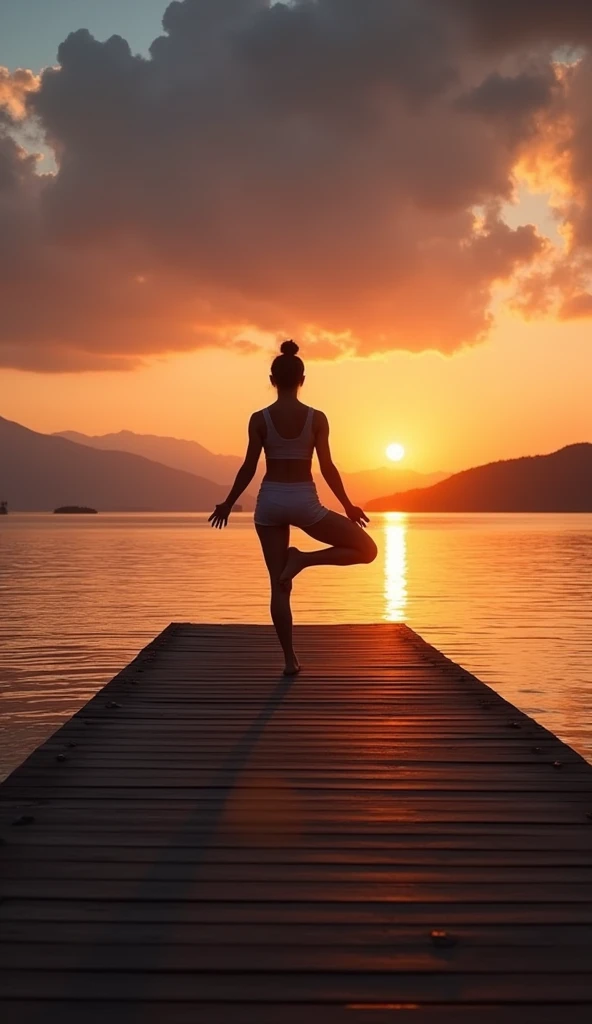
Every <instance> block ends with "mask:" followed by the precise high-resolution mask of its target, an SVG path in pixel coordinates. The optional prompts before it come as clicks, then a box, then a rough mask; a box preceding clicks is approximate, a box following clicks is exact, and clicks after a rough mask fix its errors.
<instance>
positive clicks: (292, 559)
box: [280, 548, 304, 587]
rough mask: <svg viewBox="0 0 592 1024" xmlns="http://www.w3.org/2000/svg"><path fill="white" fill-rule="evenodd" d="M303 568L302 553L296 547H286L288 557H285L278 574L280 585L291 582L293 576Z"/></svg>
mask: <svg viewBox="0 0 592 1024" xmlns="http://www.w3.org/2000/svg"><path fill="white" fill-rule="evenodd" d="M303 569H304V564H303V554H302V551H299V550H298V548H288V557H287V558H286V564H285V566H284V568H283V571H282V574H281V576H280V583H281V584H282V586H284V587H285V586H286V585H287V584H288V583H291V582H292V580H293V579H294V577H295V576H297V575H298V573H299V572H302V570H303Z"/></svg>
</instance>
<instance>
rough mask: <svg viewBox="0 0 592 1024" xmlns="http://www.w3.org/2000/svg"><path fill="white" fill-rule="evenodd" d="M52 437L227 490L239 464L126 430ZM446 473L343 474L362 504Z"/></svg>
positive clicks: (191, 445)
mask: <svg viewBox="0 0 592 1024" xmlns="http://www.w3.org/2000/svg"><path fill="white" fill-rule="evenodd" d="M54 436H56V437H64V438H67V439H68V440H69V441H74V442H75V443H76V444H82V445H87V446H88V447H90V448H96V449H100V450H102V451H104V450H110V451H125V452H133V453H134V454H136V455H142V456H143V457H144V458H148V459H152V460H153V461H154V462H161V463H163V464H164V465H165V466H171V467H172V468H174V469H181V470H185V471H186V472H189V473H195V474H197V475H198V476H204V477H207V478H208V480H213V481H214V482H215V483H218V484H224V485H225V486H226V487H227V488H229V487H230V484H232V482H233V481H234V477H235V476H236V473H237V471H238V470H239V468H240V466H241V464H242V458H239V456H237V455H216V454H214V453H213V452H211V451H208V449H207V448H204V447H203V445H201V444H198V443H197V441H183V440H181V439H179V438H175V437H158V436H156V435H153V434H135V433H133V432H132V431H130V430H121V431H119V432H118V433H116V434H101V435H94V436H89V435H88V434H79V433H77V432H76V431H73V430H65V431H61V432H60V433H59V434H56V435H54ZM264 473H265V460H264V459H261V462H260V464H259V468H258V471H257V474H256V476H255V479H254V481H253V485H252V488H254V487H255V486H258V484H259V483H260V481H261V479H262V477H263V475H264ZM446 476H447V474H446V473H416V472H414V471H413V470H408V469H403V468H402V467H400V466H395V465H394V464H393V465H392V466H384V467H382V468H378V469H368V470H362V471H361V472H359V473H343V474H342V477H343V482H344V485H345V489H346V491H347V493H348V494H349V496H350V498H351V500H352V501H354V502H356V503H359V504H362V505H363V504H365V503H366V502H367V501H368V500H369V499H370V498H373V497H375V496H376V495H377V494H386V493H389V494H392V493H394V492H399V491H407V490H410V489H411V488H417V487H429V486H430V485H431V484H434V483H437V482H438V481H439V480H442V479H444V478H445V477H446ZM315 481H316V485H317V489H318V492H319V497H320V499H321V501H322V502H324V503H325V504H327V505H329V506H331V507H333V508H339V504H338V502H337V500H336V498H335V496H334V495H333V492H332V491H331V490H330V489H329V487H328V486H327V484H326V483H325V481H324V480H323V478H322V477H321V476H320V474H318V473H316V474H315Z"/></svg>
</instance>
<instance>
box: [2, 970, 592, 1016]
mask: <svg viewBox="0 0 592 1024" xmlns="http://www.w3.org/2000/svg"><path fill="white" fill-rule="evenodd" d="M0 991H2V992H3V993H4V998H6V999H21V1000H23V999H27V998H28V997H30V993H31V991H34V992H35V995H36V998H37V999H59V998H62V999H63V998H64V996H65V995H66V996H69V997H70V998H72V999H76V998H83V997H84V998H86V999H90V998H92V999H95V1000H97V1001H107V1000H111V999H153V998H154V999H156V998H158V999H161V1000H165V1001H166V1002H171V1003H174V1002H177V1001H185V1000H191V999H192V1000H195V1002H196V1004H199V1003H200V1002H205V1001H212V1002H214V1001H218V1002H226V1003H229V1002H230V1003H238V1004H241V1003H245V1002H251V1001H259V1002H278V1001H279V1000H281V999H284V1000H285V1001H287V1002H292V1003H301V1004H304V1005H306V1004H309V1003H310V1002H313V1003H315V1002H316V1003H321V1004H323V1003H351V1002H362V1001H364V1002H374V1003H379V1002H393V1001H396V1002H418V1003H420V1004H421V1003H424V1004H425V1003H428V1004H429V1003H440V1002H450V1001H452V1000H455V1001H456V1002H457V1003H459V1004H461V1005H462V1004H463V1003H474V1002H493V1001H495V1002H498V1003H505V1002H513V1003H518V1004H520V1003H521V1002H526V1003H532V1002H534V1001H535V1000H539V1001H540V1002H542V1003H545V1002H558V1001H561V1002H562V1003H563V1004H564V1005H565V1006H566V1007H568V1008H569V1006H570V1004H574V1003H575V1004H578V1003H582V1002H588V1003H590V1002H591V1001H592V976H591V975H590V972H589V971H586V972H582V973H570V974H568V975H567V978H566V977H565V976H561V975H555V974H545V973H536V974H532V973H524V972H521V973H519V974H501V973H499V974H487V973H482V974H477V973H475V974H473V973H470V972H467V973H466V974H465V975H464V976H463V980H462V984H460V983H459V979H458V977H457V976H456V975H451V974H449V973H447V972H445V971H436V970H434V971H432V972H431V973H429V974H428V973H424V972H415V973H405V972H402V971H389V972H385V973H384V974H383V973H381V972H368V973H362V972H359V973H357V972H356V973H354V972H353V971H347V972H344V973H341V972H329V971H327V972H321V971H319V972H316V971H315V972H305V971H300V972H294V973H292V972H287V971H266V970H265V969H264V967H263V965H262V969H261V970H260V971H249V972H236V973H235V972H233V971H229V970H225V971H219V972H214V971H212V972H203V973H202V972H197V971H191V972H187V973H185V972H182V971H156V970H153V969H152V965H151V964H150V963H148V964H147V965H146V968H145V969H144V970H142V971H137V972H132V971H129V972H128V971H112V972H108V971H107V972H102V971H93V970H92V969H87V970H72V971H70V972H68V971H42V970H38V971H36V970H27V971H4V970H0Z"/></svg>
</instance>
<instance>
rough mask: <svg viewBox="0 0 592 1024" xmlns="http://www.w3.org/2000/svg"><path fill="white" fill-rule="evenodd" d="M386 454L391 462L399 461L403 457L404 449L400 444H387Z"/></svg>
mask: <svg viewBox="0 0 592 1024" xmlns="http://www.w3.org/2000/svg"><path fill="white" fill-rule="evenodd" d="M386 455H387V458H388V459H390V460H391V462H401V460H402V459H404V458H405V449H404V448H403V445H402V444H389V446H388V448H387V450H386Z"/></svg>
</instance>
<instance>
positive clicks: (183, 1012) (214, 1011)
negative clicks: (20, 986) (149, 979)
mask: <svg viewBox="0 0 592 1024" xmlns="http://www.w3.org/2000/svg"><path fill="white" fill-rule="evenodd" d="M567 1012H568V1011H567V1008H566V1007H565V1004H559V1003H557V1004H554V1005H548V1006H542V1005H541V1004H540V1003H539V1002H533V1003H530V1004H527V1003H522V1004H521V1005H520V1006H518V1007H512V1006H509V1005H508V1004H505V1005H504V1006H497V1007H496V1006H491V1005H487V1004H484V1003H480V1004H478V1005H477V1004H467V1005H465V1006H460V1005H459V1004H458V1003H456V1004H454V1005H448V1006H446V1005H443V1004H439V1005H437V1004H433V1005H427V1006H426V1005H425V1004H424V1005H423V1006H422V1005H420V1004H418V1003H402V1002H393V1001H391V1002H388V1003H382V1004H381V1003H374V1004H369V1003H368V1001H366V1003H365V1004H364V1003H358V1004H356V1003H350V1004H345V1005H341V1006H338V1005H330V1004H327V1003H324V1004H323V1005H318V1004H317V1006H314V1005H312V1004H308V1005H306V1006H294V1005H293V1004H289V1003H281V1002H275V1003H267V1004H264V1003H260V1002H255V1001H253V1000H251V1001H250V1002H249V1003H247V1004H245V1005H244V1006H236V1005H233V1004H231V1003H223V1004H219V1003H218V1004H216V1003H211V1002H201V1003H199V1005H198V1006H197V1007H196V1004H195V1002H193V1001H191V1002H184V1001H179V1002H175V1003H171V1002H162V1001H159V1000H151V1001H150V1002H144V1001H143V1000H131V999H126V1000H124V1001H115V1000H108V1001H101V1002H93V1001H91V1000H87V999H84V998H80V999H76V1000H74V1001H65V1000H63V999H55V1000H53V999H52V1001H51V1002H47V1001H46V1002H44V1001H43V1000H35V1002H28V1001H27V1003H23V1002H21V1001H20V1000H19V1001H16V1000H3V1002H2V1015H3V1016H2V1020H3V1024H53V1022H57V1024H81V1021H84V1024H105V1021H106V1020H108V1021H109V1024H138V1021H141V1022H142V1024H162V1022H163V1021H165V1020H166V1022H167V1024H196V1021H199V1022H201V1021H207V1024H279V1022H281V1024H393V1022H394V1021H396V1022H397V1024H475V1021H479V1022H480V1024H558V1022H561V1021H564V1020H566V1019H567V1017H566V1013H567ZM589 1015H590V1009H589V1007H588V1006H586V1005H582V1006H577V1005H571V1006H570V1007H569V1024H589V1021H590V1016H589Z"/></svg>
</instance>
